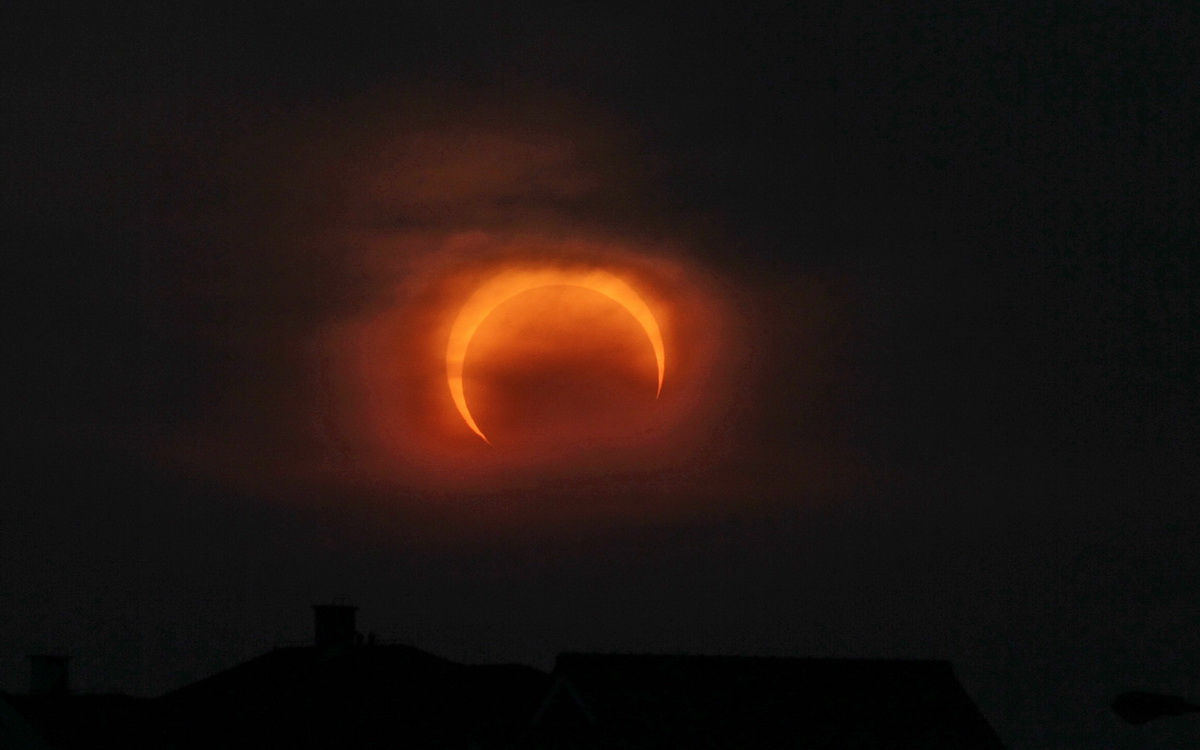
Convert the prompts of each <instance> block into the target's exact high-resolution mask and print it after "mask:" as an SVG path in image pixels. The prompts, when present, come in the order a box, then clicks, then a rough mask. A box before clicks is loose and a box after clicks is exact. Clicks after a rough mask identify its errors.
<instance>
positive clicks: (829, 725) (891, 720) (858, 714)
mask: <svg viewBox="0 0 1200 750" xmlns="http://www.w3.org/2000/svg"><path fill="white" fill-rule="evenodd" d="M523 746H524V747H529V748H547V749H548V748H575V749H581V748H617V747H620V748H626V747H628V748H678V747H687V748H732V747H737V748H763V749H764V750H765V749H766V748H782V747H795V748H801V747H802V748H828V749H830V750H833V749H834V748H837V749H838V750H850V749H853V748H892V749H895V750H900V749H902V748H912V750H918V749H920V750H942V749H944V750H999V749H1000V748H1002V747H1003V746H1002V745H1001V743H1000V739H999V738H998V737H997V736H996V734H995V732H994V731H993V730H992V728H991V727H990V726H989V725H988V723H987V720H986V719H984V717H983V715H982V714H981V713H980V712H979V710H978V709H977V708H976V707H975V705H974V704H973V703H972V701H971V699H970V698H969V697H968V696H967V694H966V692H965V691H964V690H963V689H962V686H961V685H960V684H959V683H958V680H957V679H956V678H955V676H954V673H953V671H952V669H951V666H950V664H949V663H948V662H943V661H901V660H882V659H787V658H762V657H727V656H672V655H640V656H639V655H617V654H614V655H600V654H578V653H567V654H561V655H560V656H559V657H558V660H557V662H556V664H555V669H554V681H553V683H552V686H551V689H550V691H549V692H548V694H547V696H546V698H545V699H544V700H543V702H542V704H541V705H540V707H539V708H538V711H537V713H536V714H535V716H534V721H533V728H532V729H531V731H530V733H529V734H528V735H527V737H526V740H525V743H524V745H523Z"/></svg>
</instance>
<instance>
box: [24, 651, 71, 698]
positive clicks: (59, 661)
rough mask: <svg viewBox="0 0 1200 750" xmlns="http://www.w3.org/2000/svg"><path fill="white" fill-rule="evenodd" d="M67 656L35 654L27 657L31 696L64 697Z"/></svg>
mask: <svg viewBox="0 0 1200 750" xmlns="http://www.w3.org/2000/svg"><path fill="white" fill-rule="evenodd" d="M70 658H71V657H69V656H55V655H53V654H37V655H34V656H30V657H29V693H30V694H31V695H66V694H67V693H68V692H70V691H69V687H68V683H67V661H68V660H69V659H70Z"/></svg>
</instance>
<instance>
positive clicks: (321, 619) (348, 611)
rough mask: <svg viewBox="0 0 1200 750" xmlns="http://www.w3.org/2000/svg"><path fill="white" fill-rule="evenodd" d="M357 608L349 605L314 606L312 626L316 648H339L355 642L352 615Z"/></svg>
mask: <svg viewBox="0 0 1200 750" xmlns="http://www.w3.org/2000/svg"><path fill="white" fill-rule="evenodd" d="M357 611H358V607H355V606H352V605H349V604H314V605H313V625H314V626H315V635H316V639H315V644H316V645H317V646H340V645H349V644H352V643H354V642H355V637H356V635H357V632H358V631H357V630H355V624H354V613H355V612H357Z"/></svg>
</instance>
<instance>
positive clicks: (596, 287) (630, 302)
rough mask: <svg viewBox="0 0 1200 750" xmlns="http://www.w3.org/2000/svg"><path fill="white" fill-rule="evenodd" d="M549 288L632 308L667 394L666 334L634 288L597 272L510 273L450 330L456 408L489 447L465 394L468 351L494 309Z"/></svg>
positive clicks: (450, 379) (490, 284)
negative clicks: (579, 291) (583, 292)
mask: <svg viewBox="0 0 1200 750" xmlns="http://www.w3.org/2000/svg"><path fill="white" fill-rule="evenodd" d="M546 286H578V287H583V288H584V289H591V290H592V291H594V292H599V293H600V294H603V295H604V296H606V297H608V298H609V299H611V300H613V301H614V302H616V303H617V304H619V305H621V306H622V307H624V308H625V309H626V310H628V311H629V313H630V314H631V315H633V317H634V318H635V319H636V320H637V322H638V323H640V324H641V326H642V329H643V330H644V331H645V332H646V336H647V337H648V338H649V339H650V345H651V346H652V347H654V359H655V361H656V362H657V364H658V388H657V390H656V391H655V397H656V398H657V397H658V395H659V394H661V393H662V385H663V374H664V372H665V371H666V367H665V362H666V357H665V355H664V352H663V339H662V332H661V331H660V330H659V328H658V321H657V320H655V318H654V314H653V313H652V312H651V311H650V308H649V307H648V306H647V305H646V303H645V301H643V300H642V298H641V297H640V296H639V295H638V293H637V292H635V291H634V290H633V288H632V287H630V286H629V285H628V284H626V283H625V282H624V281H622V280H621V279H619V278H617V277H616V276H614V275H613V274H611V273H609V272H607V271H601V270H597V269H588V270H566V269H541V270H512V271H505V272H503V273H501V274H499V275H497V276H495V277H493V278H492V279H490V280H488V281H487V282H485V283H484V284H483V286H481V287H479V288H478V289H477V290H476V291H475V293H474V294H473V295H471V297H470V299H468V300H467V302H466V304H464V305H463V307H462V310H460V311H459V313H458V318H457V319H456V320H455V321H454V325H453V327H452V328H451V329H450V343H449V344H448V345H447V347H446V383H447V384H448V385H449V386H450V396H451V397H452V398H453V399H454V405H455V406H456V407H457V408H458V413H459V414H460V415H462V418H463V421H464V422H466V423H467V426H468V427H470V428H471V430H472V431H473V432H474V433H475V434H476V435H478V436H479V437H480V438H482V439H483V441H484V442H485V443H487V444H488V445H491V442H492V441H490V440H488V438H487V436H486V435H484V434H483V431H482V430H480V429H479V425H477V424H476V423H475V418H474V417H472V416H471V410H470V408H468V406H467V398H466V395H465V393H464V392H463V362H464V361H465V360H466V356H467V347H468V346H469V345H470V343H471V339H472V338H473V337H474V336H475V332H476V331H477V330H478V329H479V326H480V325H481V324H482V323H483V321H484V320H486V319H487V317H488V316H489V315H491V314H492V311H493V310H495V309H496V308H497V307H499V306H500V305H501V304H503V303H504V302H505V301H507V300H509V299H511V298H513V297H515V296H516V295H518V294H520V293H522V292H526V291H529V290H530V289H538V288H540V287H546Z"/></svg>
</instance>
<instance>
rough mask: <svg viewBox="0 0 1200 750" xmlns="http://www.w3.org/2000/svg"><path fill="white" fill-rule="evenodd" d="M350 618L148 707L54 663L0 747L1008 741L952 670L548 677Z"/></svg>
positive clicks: (643, 662) (989, 749)
mask: <svg viewBox="0 0 1200 750" xmlns="http://www.w3.org/2000/svg"><path fill="white" fill-rule="evenodd" d="M355 610H356V608H354V607H351V606H347V605H320V606H317V607H314V621H315V638H314V643H313V645H311V646H292V647H287V648H276V649H274V650H271V651H269V652H267V653H265V654H263V655H261V656H259V657H256V658H254V659H251V660H250V661H247V662H244V663H242V664H238V665H236V666H233V667H230V668H229V669H226V670H224V671H221V672H219V673H217V674H215V675H212V676H210V677H207V678H205V679H202V680H200V681H198V682H195V683H192V684H190V685H186V686H184V687H182V688H179V689H178V690H175V691H172V692H170V693H168V694H166V695H163V696H161V697H159V698H155V699H140V698H131V697H128V696H87V695H70V694H67V693H66V692H65V691H63V690H59V689H57V686H59V685H64V684H65V672H64V673H63V675H62V680H61V681H55V680H50V679H49V678H50V676H52V675H57V674H59V673H58V672H54V671H53V670H51V671H49V672H47V676H46V681H45V682H41V681H40V680H39V679H35V680H33V685H31V687H32V686H38V687H39V689H40V687H42V686H50V687H53V688H54V689H52V690H48V691H41V693H40V694H36V695H12V696H0V740H3V741H4V742H5V744H6V745H9V746H13V747H18V748H38V750H43V749H44V748H60V749H61V750H70V749H73V748H88V749H89V750H93V749H95V748H129V749H136V748H176V749H178V750H189V749H191V748H196V749H197V750H198V749H199V748H205V749H206V750H207V748H213V747H220V748H246V749H249V748H255V750H258V749H260V748H287V749H288V750H294V749H295V748H309V747H313V748H337V749H338V750H343V749H346V748H350V749H353V748H363V749H365V748H385V747H386V748H445V749H450V748H454V749H458V750H521V749H527V750H534V749H537V750H549V749H551V748H564V749H565V748H573V749H575V750H585V749H588V748H647V749H649V748H673V749H674V748H764V749H765V748H784V747H793V748H800V747H803V748H838V749H839V750H841V749H850V750H853V749H854V748H889V749H892V748H894V749H897V750H903V749H904V748H912V749H913V750H916V749H917V748H921V749H922V750H941V749H945V750H949V749H950V748H953V749H954V750H999V749H1000V748H1002V746H1001V744H1000V741H999V740H998V738H997V737H996V735H995V733H994V732H993V731H992V729H991V727H989V726H988V724H987V721H986V720H985V719H984V718H983V716H982V715H981V714H980V713H979V711H978V710H977V709H976V708H975V706H974V704H973V703H972V702H971V700H970V698H969V697H968V696H967V694H966V693H965V692H964V691H963V689H962V687H961V686H960V685H959V683H958V681H957V679H955V677H954V673H953V671H952V669H951V667H950V664H949V663H947V662H941V661H890V660H867V659H786V658H758V657H717V656H672V655H599V654H580V653H564V654H561V655H559V657H558V659H557V661H556V664H555V668H554V672H553V673H552V674H547V673H545V672H542V671H540V670H537V669H534V668H532V667H527V666H522V665H513V664H506V665H466V664H459V663H456V662H452V661H450V660H448V659H444V658H441V657H439V656H435V655H433V654H429V653H426V652H424V651H421V650H420V649H417V648H414V647H412V646H408V645H398V644H389V643H381V642H379V641H378V640H377V639H372V640H371V642H370V643H369V644H368V643H367V642H364V640H363V639H361V638H358V637H357V631H356V630H355ZM34 663H35V664H36V663H37V662H34ZM56 664H57V663H53V662H46V663H45V664H44V665H43V666H47V667H51V666H56ZM62 664H65V661H64V662H62ZM35 671H36V670H35Z"/></svg>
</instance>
